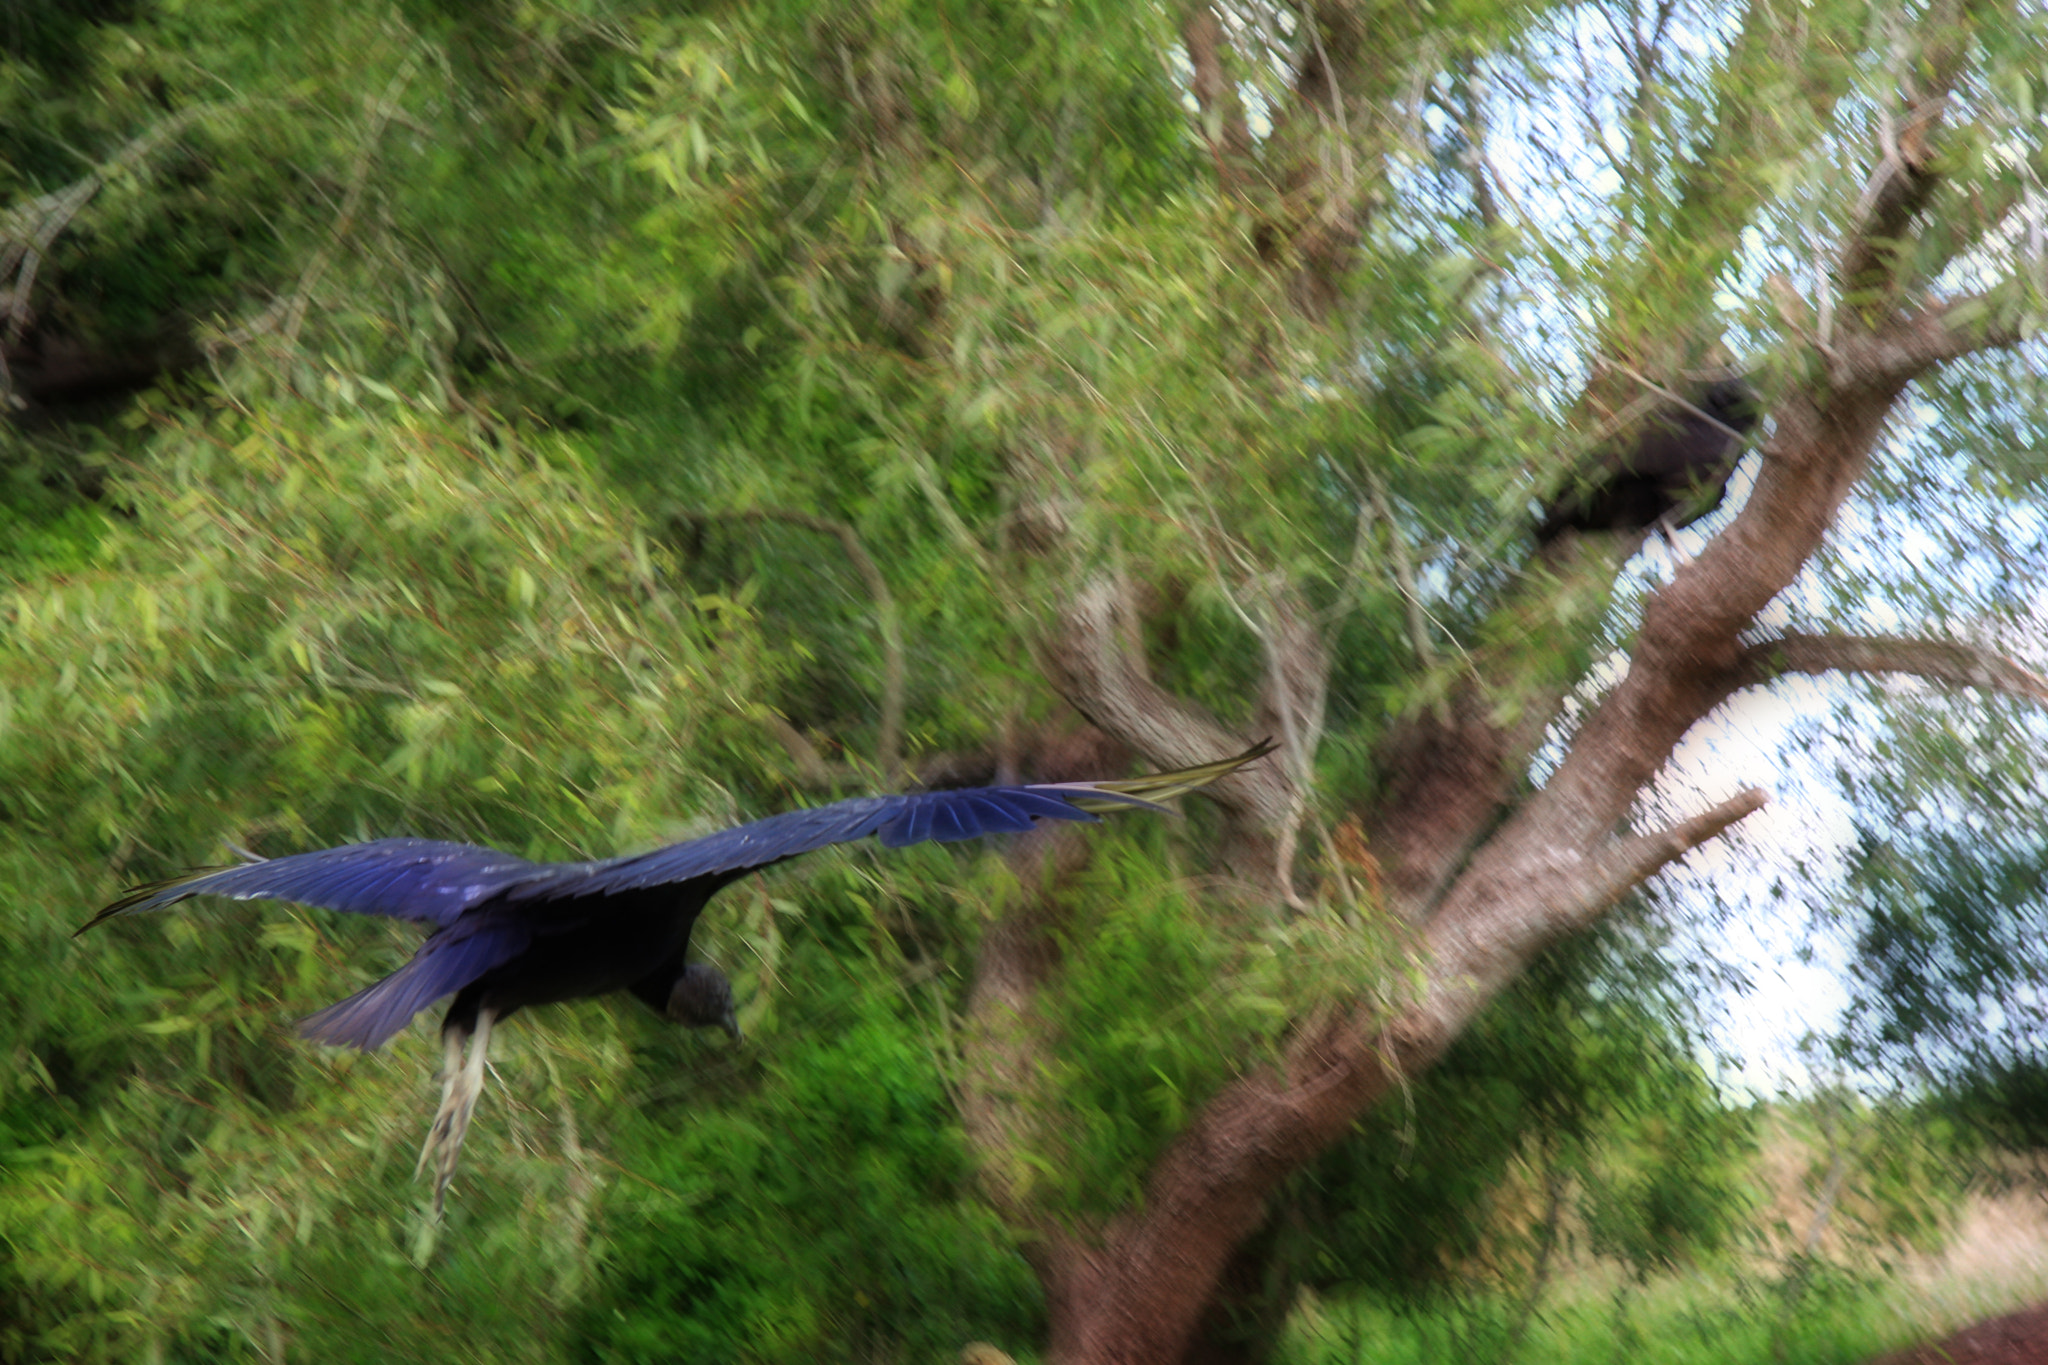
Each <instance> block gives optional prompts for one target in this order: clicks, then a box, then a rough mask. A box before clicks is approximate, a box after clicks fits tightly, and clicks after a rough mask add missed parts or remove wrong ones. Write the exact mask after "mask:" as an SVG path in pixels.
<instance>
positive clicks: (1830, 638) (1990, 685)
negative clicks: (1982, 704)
mask: <svg viewBox="0 0 2048 1365" xmlns="http://www.w3.org/2000/svg"><path fill="white" fill-rule="evenodd" d="M1786 673H1908V674H1912V675H1913V676H1915V677H1921V678H1926V679H1927V680H1928V681H1930V682H1937V683H1944V684H1946V685H1948V686H1950V687H1969V688H1975V689H1976V690H1978V691H1981V692H2002V693H2005V694H2006V695H2007V696H2013V697H2026V698H2028V699H2030V700H2032V701H2039V702H2048V678H2043V677H2042V676H2041V675H2040V674H2038V673H2036V672H2034V671H2033V670H2031V669H2029V668H2026V667H2023V666H2022V665H2020V664H2018V663H2016V662H2014V661H2013V660H2011V659H2008V658H2006V657H2005V656H2004V655H2003V654H1997V653H1994V652H1992V651H1991V650H1988V649H1980V648H1978V647H1977V646H1975V645H1969V644H1963V643H1961V642H1960V641H1955V640H1925V639H1918V640H1916V639H1907V638H1904V637H1901V636H1895V635H1808V634H1792V635H1781V636H1778V637H1776V638H1774V639H1770V640H1763V641H1760V642H1758V643H1756V644H1753V645H1750V646H1749V647H1748V648H1746V649H1744V650H1743V651H1742V654H1741V656H1740V658H1739V660H1738V661H1737V672H1736V679H1737V681H1736V686H1738V687H1751V686H1755V685H1757V684H1759V683H1765V682H1769V681H1770V680H1771V679H1772V678H1775V677H1778V676H1780V675H1782V674H1786Z"/></svg>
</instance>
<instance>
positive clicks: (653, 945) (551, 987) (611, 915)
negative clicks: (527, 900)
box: [448, 877, 730, 1026]
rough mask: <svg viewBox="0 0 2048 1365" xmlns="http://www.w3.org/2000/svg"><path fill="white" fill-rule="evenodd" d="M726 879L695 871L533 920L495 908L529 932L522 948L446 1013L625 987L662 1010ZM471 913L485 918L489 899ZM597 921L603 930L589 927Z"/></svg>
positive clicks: (455, 1015)
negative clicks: (676, 881) (693, 876)
mask: <svg viewBox="0 0 2048 1365" xmlns="http://www.w3.org/2000/svg"><path fill="white" fill-rule="evenodd" d="M728 880H730V879H727V878H721V879H714V878H710V877H702V878H698V879H697V880H695V881H690V882H684V883H682V884H680V885H676V886H659V887H650V888H648V889H647V890H644V891H626V892H621V893H620V894H618V895H615V896H600V897H595V898H593V899H591V900H588V901H579V902H575V903H574V912H573V914H566V915H564V916H562V917H561V919H560V920H559V921H558V922H555V923H550V922H549V921H547V920H540V921H538V922H532V921H528V920H526V918H525V916H524V915H523V914H522V910H523V907H506V908H505V910H504V911H501V913H508V914H510V915H512V916H515V917H517V918H518V919H519V920H520V922H521V923H522V925H523V927H524V928H525V929H526V931H527V932H528V933H530V934H531V941H530V944H529V946H528V947H527V949H526V951H524V952H522V953H520V954H519V955H518V956H517V957H514V958H512V959H511V960H510V961H508V962H504V963H502V964H500V965H498V966H496V967H493V968H491V969H490V970H489V971H486V972H485V973H484V974H483V975H481V976H479V977H477V978H476V979H475V980H473V981H471V982H470V983H469V984H468V985H466V986H464V987H462V989H461V990H459V991H458V992H456V995H455V1000H454V1002H453V1003H452V1004H450V1005H449V1007H448V1017H449V1019H450V1020H453V1021H457V1022H461V1023H463V1024H464V1025H465V1026H466V1025H467V1024H468V1023H469V1022H470V1021H473V1020H474V1019H475V1017H476V1012H477V1011H478V1010H479V1009H489V1010H491V1011H492V1012H493V1013H495V1014H496V1015H497V1016H498V1017H499V1018H500V1019H503V1018H504V1017H505V1016H506V1015H508V1014H511V1013H512V1012H513V1011H514V1010H521V1009H525V1008H527V1007H528V1006H530V1005H552V1004H556V1003H558V1002H560V1001H563V1000H582V999H586V998H588V997H591V996H598V995H609V994H610V993H612V992H613V991H621V990H630V991H632V993H633V994H634V995H635V996H637V997H638V998H639V999H641V1000H644V1001H645V1002H647V1004H648V1005H649V1006H650V1007H652V1008H653V1009H654V1010H656V1011H657V1012H666V1010H667V1006H668V999H669V995H670V993H671V991H672V990H673V988H674V986H675V983H676V981H677V979H678V978H679V977H681V976H682V974H683V967H684V955H685V953H686V951H687V950H688V948H689V946H690V931H691V930H692V929H693V928H695V927H696V923H697V916H698V914H699V913H700V912H701V911H702V910H703V909H704V905H705V903H706V902H707V901H709V900H710V899H711V897H712V896H713V895H714V894H715V893H716V892H717V891H718V890H719V889H720V888H722V887H723V886H725V885H726V882H727V881H728ZM472 913H474V914H480V915H482V916H483V917H484V918H489V917H490V916H491V913H492V907H491V906H490V905H484V906H481V907H479V909H478V910H477V911H473V912H472ZM593 924H602V925H603V930H604V931H603V933H601V934H596V933H591V932H588V930H589V928H590V926H591V925H593Z"/></svg>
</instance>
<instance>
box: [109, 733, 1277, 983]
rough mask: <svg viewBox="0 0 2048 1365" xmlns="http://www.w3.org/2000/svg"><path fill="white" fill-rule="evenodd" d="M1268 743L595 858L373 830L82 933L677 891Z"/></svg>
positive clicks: (430, 917)
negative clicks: (137, 918) (162, 919)
mask: <svg viewBox="0 0 2048 1365" xmlns="http://www.w3.org/2000/svg"><path fill="white" fill-rule="evenodd" d="M1272 747H1273V746H1272V745H1271V744H1270V743H1269V742H1262V743H1260V744H1257V745H1254V746H1253V747H1252V748H1250V749H1247V750H1246V751H1245V752H1243V753H1242V754H1239V755H1238V756H1237V757H1235V758H1228V759H1223V760H1220V761H1218V762H1215V763H1207V764H1203V765H1201V766H1199V767H1194V768H1183V769H1179V770H1176V771H1174V772H1169V773H1155V774H1153V775H1151V776H1149V777H1139V778H1130V779H1125V780H1119V781H1108V782H1052V783H1038V784H1033V785H1028V786H1014V787H970V788H964V789H961V790H957V791H936V792H919V793H916V794H914V795H908V796H866V797H856V798H855V799H853V800H850V801H837V802H834V803H833V804H832V805H829V806H819V807H817V808H815V809H812V810H798V811H790V812H788V813H787V814H784V815H771V816H769V817H768V818H767V819H765V820H756V821H754V822H753V823H751V824H746V825H738V826H735V827H734V828H732V829H728V830H721V831H719V832H718V833H716V834H711V835H707V836H705V837H704V838H702V839H693V840H691V841H690V842H688V843H683V844H673V845H671V846H669V847H668V848H662V849H656V850H654V851H653V852H651V853H638V854H633V855H630V856H628V857H624V858H609V859H606V860H604V861H602V862H587V863H531V862H528V861H526V860H525V859H524V858H515V857H513V856H512V855H511V854H509V853H500V852H498V851H497V850H495V849H488V848H476V847H474V846H472V845H469V844H451V843H440V842H436V841H433V840H428V839H379V840H376V841H375V842H372V843H367V844H349V845H346V846H344V847H341V848H326V849H320V850H318V851H316V852H312V853H295V854H292V855H290V856H289V857H283V858H271V859H267V860H264V861H260V862H252V863H246V864H244V865H242V866H240V867H230V868H222V869H218V870H201V871H197V872H192V873H188V874H186V875H185V876H182V877H175V878H172V879H170V880H169V881H163V882H155V883H151V884H150V885H147V886H139V887H136V888H135V889H134V890H132V891H130V892H129V893H128V894H127V895H125V896H123V897H122V898H121V899H120V900H118V901H115V902H114V903H113V904H112V905H110V906H108V907H107V908H106V909H104V910H102V911H101V912H100V913H99V914H98V915H97V916H95V917H94V918H93V919H92V920H91V921H90V922H89V923H87V924H86V925H85V926H84V927H83V928H81V929H80V930H79V932H80V933H84V932H85V930H86V929H90V928H92V927H93V925H95V924H98V923H100V922H101V921H102V920H105V919H109V918H111V917H113V916H115V915H122V914H132V913H136V912H139V911H143V910H160V909H162V908H164V907H165V906H168V905H175V904H176V903H177V902H179V901H182V900H185V899H186V898H188V897H191V896H228V897H232V898H234V899H237V900H289V901H297V902H299V903H300V904H303V905H317V906H321V907H323V908H325V909H328V910H339V911H342V912H344V913H347V914H355V915H389V916H392V917H393V918H396V919H409V920H418V921H420V922H422V923H426V924H433V925H438V926H440V927H441V928H443V929H446V928H448V927H449V926H451V925H453V924H454V923H455V922H456V921H457V920H458V919H460V918H461V917H462V915H463V913H464V912H465V911H467V910H469V909H471V908H472V907H475V906H478V905H481V904H483V903H484V902H486V901H489V900H493V899H495V898H498V897H503V899H504V900H505V901H506V902H507V903H517V902H522V901H526V902H531V901H554V900H562V899H566V898H570V897H582V896H608V895H616V894H618V893H620V892H625V891H640V890H646V889H647V888H650V887H656V886H671V885H674V884H676V883H678V882H687V881H694V880H696V879H698V878H700V877H717V878H719V879H720V880H721V881H727V880H731V878H733V877H734V876H737V875H740V874H743V873H746V872H749V871H752V870H753V869H755V868H760V867H766V866H768V865H769V864H770V863H779V862H782V861H783V860H784V859H787V858H794V857H797V856H798V855H800V854H804V853H809V852H811V851H813V850H814V849H820V848H824V847H826V846H828V845H830V844H844V843H850V842H852V841H854V840H856V839H865V838H867V837H869V836H870V835H873V836H876V837H878V838H880V839H881V841H882V843H883V845H884V846H886V847H889V848H902V847H905V846H907V845H910V844H918V843H923V842H925V841H926V840H937V841H940V842H952V841H954V840H959V839H973V838H978V837H979V836H981V835H985V834H1002V833H1014V832H1017V831H1021V830H1027V829H1030V828H1031V826H1032V824H1033V823H1034V822H1035V821H1038V820H1080V821H1088V822H1093V821H1094V820H1095V819H1096V818H1097V812H1101V811H1107V810H1115V809H1118V808H1120V807H1125V806H1138V807H1142V808H1145V809H1149V810H1163V809H1165V807H1163V806H1159V805H1157V804H1155V802H1154V801H1153V800H1152V799H1150V798H1154V797H1156V798H1159V799H1162V800H1163V799H1169V798H1171V797H1175V796H1179V795H1180V794H1182V793H1183V792H1188V791H1192V790H1194V789H1195V788H1197V787H1204V786H1207V785H1208V784H1209V783H1211V782H1214V781H1215V780H1216V779H1217V778H1219V777H1223V776H1224V775H1226V774H1228V773H1231V772H1235V771H1236V770H1237V769H1239V768H1241V767H1243V766H1244V765H1245V764H1247V763H1250V762H1252V761H1253V760H1254V759H1257V758H1260V757H1263V756H1264V755H1266V754H1268V753H1270V752H1272ZM344 1003H346V1002H344ZM337 1008H340V1007H339V1006H337Z"/></svg>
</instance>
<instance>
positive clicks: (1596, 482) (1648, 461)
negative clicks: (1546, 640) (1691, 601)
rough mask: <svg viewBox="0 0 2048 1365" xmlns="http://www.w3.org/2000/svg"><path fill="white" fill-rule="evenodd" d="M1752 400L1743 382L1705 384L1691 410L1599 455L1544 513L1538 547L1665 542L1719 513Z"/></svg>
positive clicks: (1670, 413) (1678, 410)
mask: <svg viewBox="0 0 2048 1365" xmlns="http://www.w3.org/2000/svg"><path fill="white" fill-rule="evenodd" d="M1758 416H1759V413H1758V412H1757V407H1756V393H1755V391H1754V390H1752V389H1751V388H1750V387H1749V385H1748V384H1747V383H1746V382H1744V381H1743V380H1741V379H1739V378H1738V379H1723V380H1720V381H1718V382H1717V383H1714V384H1710V385H1708V386H1707V388H1706V389H1705V390H1704V391H1703V392H1702V393H1701V394H1700V396H1699V401H1698V402H1697V403H1696V404H1687V405H1684V406H1679V405H1675V404H1674V405H1672V406H1670V407H1668V408H1666V409H1664V410H1663V411H1661V412H1658V413H1656V414H1655V415H1653V416H1652V417H1651V418H1650V419H1649V420H1648V421H1647V422H1646V423H1644V425H1643V428H1642V430H1641V432H1640V433H1639V434H1638V435H1637V436H1636V439H1635V442H1634V444H1633V445H1630V446H1624V447H1617V448H1612V449H1609V450H1606V451H1603V452H1601V454H1600V455H1599V457H1598V458H1597V459H1596V460H1595V461H1594V462H1593V464H1592V466H1591V467H1590V468H1588V469H1586V470H1584V471H1583V472H1582V473H1581V474H1580V475H1579V476H1578V477H1577V478H1575V479H1574V480H1573V481H1572V482H1571V483H1570V484H1568V485H1566V487H1565V489H1564V490H1563V491H1562V492H1561V493H1559V494H1558V495H1557V496H1556V497H1555V498H1554V499H1552V500H1551V501H1550V502H1549V503H1548V504H1547V505H1545V507H1544V509H1543V520H1542V522H1541V523H1539V524H1538V525H1537V527H1536V542H1537V544H1539V545H1548V544H1549V543H1550V542H1551V541H1553V540H1556V539H1557V538H1558V537H1559V536H1560V535H1562V534H1564V532H1565V531H1567V530H1573V531H1643V530H1648V529H1649V528H1650V527H1652V526H1658V527H1662V528H1663V529H1664V531H1665V533H1666V534H1667V535H1668V534H1669V533H1670V532H1671V531H1673V530H1676V529H1677V528H1678V527H1681V526H1690V525H1691V524H1692V523H1693V522H1695V521H1698V520H1699V519H1700V518H1701V517H1703V516H1705V515H1706V514H1707V513H1709V512H1711V511H1713V510H1714V509H1715V508H1716V507H1718V506H1720V505H1721V496H1722V494H1723V493H1724V492H1726V491H1727V487H1728V476H1729V475H1731V474H1733V473H1734V472H1735V461H1736V459H1737V457H1738V455H1739V454H1740V452H1741V449H1742V443H1743V440H1744V438H1745V437H1747V436H1748V435H1749V433H1750V432H1751V431H1752V430H1753V429H1754V428H1755V427H1756V424H1757V418H1758Z"/></svg>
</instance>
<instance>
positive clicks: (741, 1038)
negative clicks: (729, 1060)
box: [718, 1010, 747, 1043]
mask: <svg viewBox="0 0 2048 1365" xmlns="http://www.w3.org/2000/svg"><path fill="white" fill-rule="evenodd" d="M718 1026H719V1027H720V1028H722V1029H724V1030H725V1031H726V1033H727V1034H728V1035H730V1036H731V1038H732V1040H733V1041H734V1042H735V1043H744V1042H746V1041H747V1039H746V1035H744V1034H742V1033H741V1032H740V1021H739V1019H738V1018H737V1017H736V1016H735V1015H734V1014H733V1012H732V1011H731V1010H727V1011H726V1012H725V1017H724V1018H723V1019H720V1020H719V1021H718Z"/></svg>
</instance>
